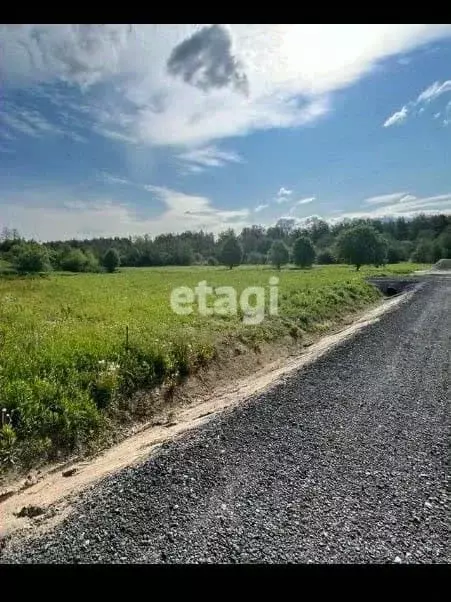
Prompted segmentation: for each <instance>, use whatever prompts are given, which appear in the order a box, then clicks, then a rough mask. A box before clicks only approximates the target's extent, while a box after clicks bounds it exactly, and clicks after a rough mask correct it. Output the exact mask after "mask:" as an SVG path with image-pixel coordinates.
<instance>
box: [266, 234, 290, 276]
mask: <svg viewBox="0 0 451 602" xmlns="http://www.w3.org/2000/svg"><path fill="white" fill-rule="evenodd" d="M289 259H290V254H289V252H288V249H287V247H286V245H285V243H284V242H283V241H282V240H275V241H274V242H273V243H272V245H271V248H270V249H269V252H268V260H269V262H270V263H272V265H273V266H275V267H276V268H277V269H278V270H280V267H281V266H282V265H285V264H286V263H288V261H289Z"/></svg>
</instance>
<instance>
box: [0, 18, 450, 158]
mask: <svg viewBox="0 0 451 602" xmlns="http://www.w3.org/2000/svg"><path fill="white" fill-rule="evenodd" d="M201 28H202V26H200V25H170V26H169V25H144V24H143V25H134V26H131V25H21V26H18V25H4V26H2V27H1V28H0V37H1V42H2V59H3V60H2V78H4V79H6V80H7V82H8V84H9V85H15V86H19V87H21V86H22V87H24V86H27V85H29V84H30V82H34V83H52V82H55V81H57V80H63V81H65V82H67V83H68V84H75V85H78V86H79V87H80V88H82V90H83V91H84V99H85V102H84V105H87V107H88V108H89V109H88V110H89V113H87V114H89V115H91V116H92V117H93V118H94V119H97V120H99V119H100V118H99V114H98V107H97V108H96V107H95V106H94V101H93V96H92V95H90V90H91V87H92V85H93V84H94V83H96V84H97V87H96V90H97V91H98V94H96V104H98V103H100V105H101V107H107V108H108V110H107V111H106V114H104V115H103V118H104V119H103V121H102V120H100V121H101V122H99V123H97V125H98V126H100V129H98V132H99V133H101V134H102V135H105V136H109V137H110V138H114V139H115V140H117V141H118V142H120V141H123V142H132V141H135V140H136V141H140V142H141V143H142V144H153V145H165V146H166V145H175V146H179V145H184V146H191V147H193V146H195V147H196V146H197V147H199V146H200V145H210V144H212V143H213V142H215V141H218V140H220V139H222V138H227V137H231V136H238V135H244V134H246V133H248V132H251V131H255V130H264V129H269V128H287V127H296V126H300V125H303V124H306V123H310V122H314V121H316V120H317V119H319V118H320V117H321V116H322V115H324V114H325V113H327V112H328V111H329V110H330V109H331V100H332V99H331V94H332V93H333V92H335V91H336V90H339V89H341V88H343V87H346V86H349V85H351V84H352V83H353V82H355V81H357V80H359V79H360V78H361V77H363V76H364V75H366V74H368V73H369V72H370V71H371V70H372V69H374V68H375V67H376V66H377V64H378V63H379V62H380V61H382V60H384V59H386V58H387V57H391V56H396V55H403V54H405V53H406V52H409V51H411V50H413V49H415V48H417V47H419V46H421V45H424V44H426V43H428V42H431V41H433V40H438V39H440V38H443V37H445V36H449V35H450V34H451V25H446V24H445V25H428V24H423V25H421V24H420V25H410V24H407V25H398V24H392V25H386V24H379V25H378V24H375V25H373V24H355V25H353V24H351V25H341V24H340V25H334V24H320V25H314V24H282V25H258V24H257V25H248V24H242V25H239V24H233V25H229V26H227V27H225V28H223V30H221V31H222V38H221V40H220V41H221V43H222V46H221V48H220V47H219V46H217V48H216V50H217V49H222V50H224V51H225V50H227V52H229V53H231V56H232V55H233V58H234V60H235V59H236V64H238V63H239V64H240V69H241V70H242V75H243V77H245V80H246V84H247V87H248V95H247V96H246V95H245V94H240V93H237V91H236V90H235V89H234V88H233V86H226V85H224V86H222V84H221V86H220V87H215V88H214V89H208V90H207V91H206V89H199V86H197V87H196V85H195V83H194V84H193V82H191V83H186V82H187V81H188V79H186V78H185V79H186V81H183V78H182V77H179V76H176V75H171V74H170V73H169V72H168V69H167V65H166V63H167V60H168V58H169V57H170V56H171V53H173V51H174V48H176V47H177V46H178V45H179V44H180V43H181V42H183V41H184V40H186V39H187V38H188V37H189V36H191V35H192V34H193V33H195V32H197V33H199V31H200V30H201ZM227 40H229V41H228V42H227ZM226 42H227V43H226ZM227 44H229V46H230V47H229V46H227ZM179 48H180V46H179ZM225 64H226V63H224V62H223V63H221V62H216V63H214V65H213V64H212V65H213V66H214V67H215V69H216V71H215V73H216V75H218V73H219V71H218V67H220V66H221V65H225ZM227 65H228V64H227ZM177 68H178V67H177ZM184 75H187V73H186V72H185V73H184ZM198 83H199V80H198ZM102 90H103V95H102V93H101V92H102ZM54 102H55V103H57V106H59V107H64V94H63V93H61V92H60V91H59V96H58V97H55V99H54ZM118 126H119V127H118Z"/></svg>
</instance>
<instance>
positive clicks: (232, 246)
mask: <svg viewBox="0 0 451 602" xmlns="http://www.w3.org/2000/svg"><path fill="white" fill-rule="evenodd" d="M242 257H243V249H242V247H241V245H240V243H239V241H238V239H237V238H236V236H235V235H234V234H233V235H230V236H229V237H228V238H226V239H225V240H224V242H223V245H222V249H221V253H220V261H221V263H223V264H224V265H226V266H228V267H229V269H232V268H233V267H234V266H236V265H240V263H241V259H242Z"/></svg>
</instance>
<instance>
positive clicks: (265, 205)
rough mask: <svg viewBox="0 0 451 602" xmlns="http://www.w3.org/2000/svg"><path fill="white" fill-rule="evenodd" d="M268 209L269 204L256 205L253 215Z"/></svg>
mask: <svg viewBox="0 0 451 602" xmlns="http://www.w3.org/2000/svg"><path fill="white" fill-rule="evenodd" d="M268 207H269V203H263V204H262V205H257V207H255V209H254V213H260V211H263V209H267V208H268Z"/></svg>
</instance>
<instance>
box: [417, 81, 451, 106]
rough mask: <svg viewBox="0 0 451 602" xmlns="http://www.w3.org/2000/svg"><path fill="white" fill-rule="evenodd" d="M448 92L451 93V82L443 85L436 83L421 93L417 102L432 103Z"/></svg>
mask: <svg viewBox="0 0 451 602" xmlns="http://www.w3.org/2000/svg"><path fill="white" fill-rule="evenodd" d="M446 92H451V80H447V81H445V82H443V83H440V82H434V83H433V84H432V85H431V86H429V88H426V90H423V92H421V94H420V95H419V96H418V98H417V102H431V101H432V100H435V99H436V98H438V97H439V96H441V95H442V94H445V93H446Z"/></svg>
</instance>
